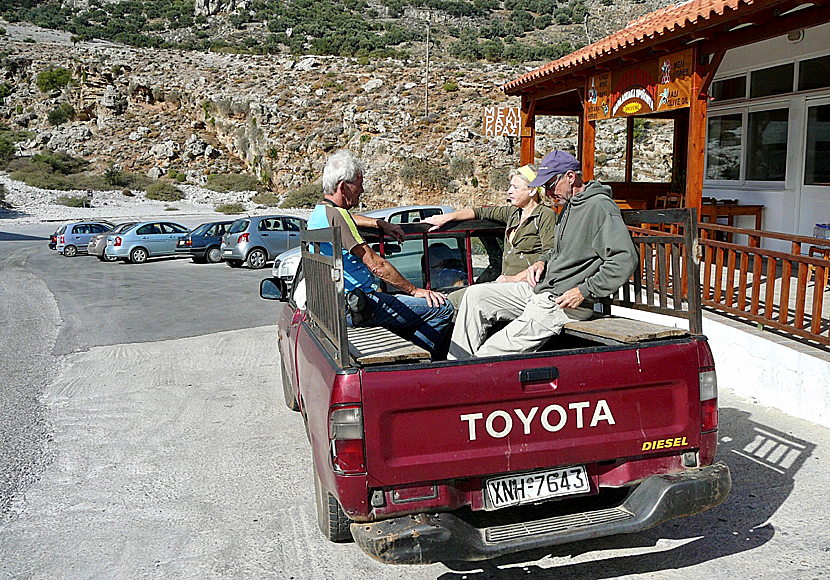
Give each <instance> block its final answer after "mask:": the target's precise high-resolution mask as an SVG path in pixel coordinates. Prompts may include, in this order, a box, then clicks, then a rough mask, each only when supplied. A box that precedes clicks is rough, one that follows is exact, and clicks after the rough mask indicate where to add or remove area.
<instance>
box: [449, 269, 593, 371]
mask: <svg viewBox="0 0 830 580" xmlns="http://www.w3.org/2000/svg"><path fill="white" fill-rule="evenodd" d="M591 314H593V311H592V310H590V309H588V308H561V307H560V306H559V305H558V304H557V303H556V300H555V297H554V295H553V294H552V293H550V292H542V293H540V294H536V293H534V292H533V288H531V286H530V284H528V283H527V282H510V283H503V284H476V285H474V286H470V287H469V288H467V291H466V292H465V293H464V298H463V299H462V301H461V306H460V308H459V309H458V316H457V317H456V320H455V327H454V328H453V332H452V339H451V342H450V350H449V355H448V357H447V358H448V359H450V360H464V359H468V358H472V357H483V356H496V355H500V354H510V353H520V352H533V351H536V350H539V348H541V346H542V345H543V344H545V342H547V340H548V339H549V338H551V337H552V336H555V335H557V334H559V333H560V332H562V327H564V326H565V324H567V323H568V322H570V321H572V320H587V319H588V318H590V317H591ZM504 321H510V322H509V324H508V325H507V326H505V327H504V328H502V329H501V330H499V331H498V332H496V333H495V334H494V335H493V336H491V337H490V338H489V339H487V341H486V342H485V338H487V331H488V330H489V329H490V328H491V327H492V326H493V325H494V324H496V323H498V322H504Z"/></svg>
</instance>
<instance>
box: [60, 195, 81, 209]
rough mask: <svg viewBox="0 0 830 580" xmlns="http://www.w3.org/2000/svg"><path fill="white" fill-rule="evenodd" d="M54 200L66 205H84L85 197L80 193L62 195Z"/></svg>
mask: <svg viewBox="0 0 830 580" xmlns="http://www.w3.org/2000/svg"><path fill="white" fill-rule="evenodd" d="M55 201H56V202H57V204H58V205H65V206H66V207H86V198H85V197H83V196H81V195H62V196H60V197H59V198H58V199H56V200H55Z"/></svg>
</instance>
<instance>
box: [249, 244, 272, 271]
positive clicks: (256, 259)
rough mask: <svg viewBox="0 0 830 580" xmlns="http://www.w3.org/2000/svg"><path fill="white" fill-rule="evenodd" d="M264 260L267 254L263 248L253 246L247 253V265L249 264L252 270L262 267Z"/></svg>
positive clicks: (266, 258)
mask: <svg viewBox="0 0 830 580" xmlns="http://www.w3.org/2000/svg"><path fill="white" fill-rule="evenodd" d="M266 262H268V255H267V254H266V253H265V251H264V250H261V249H259V248H254V249H253V250H251V251H250V252H249V253H248V266H250V267H251V269H252V270H261V269H263V268H264V267H265V264H266Z"/></svg>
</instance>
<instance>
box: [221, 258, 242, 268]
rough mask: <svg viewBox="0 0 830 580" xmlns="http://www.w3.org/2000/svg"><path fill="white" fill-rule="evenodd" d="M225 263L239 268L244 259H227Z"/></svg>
mask: <svg viewBox="0 0 830 580" xmlns="http://www.w3.org/2000/svg"><path fill="white" fill-rule="evenodd" d="M225 263H226V264H227V265H228V266H230V267H231V268H238V267H239V266H241V265H242V260H225Z"/></svg>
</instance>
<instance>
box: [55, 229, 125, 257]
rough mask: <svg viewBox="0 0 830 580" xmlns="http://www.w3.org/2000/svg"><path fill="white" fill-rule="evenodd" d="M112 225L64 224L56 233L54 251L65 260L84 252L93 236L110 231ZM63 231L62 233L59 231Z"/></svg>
mask: <svg viewBox="0 0 830 580" xmlns="http://www.w3.org/2000/svg"><path fill="white" fill-rule="evenodd" d="M111 228H112V224H109V223H102V222H78V223H74V224H66V225H65V226H64V227H63V228H61V229H59V230H58V231H57V232H56V236H57V240H56V244H55V249H56V250H57V251H58V253H59V254H63V255H64V256H66V257H67V258H72V257H74V256H76V255H78V252H81V253H83V252H86V251H87V245H88V244H89V239H90V238H91V237H92V236H94V235H95V234H102V233H104V232H108V231H110V229H111ZM61 230H63V231H61Z"/></svg>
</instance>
